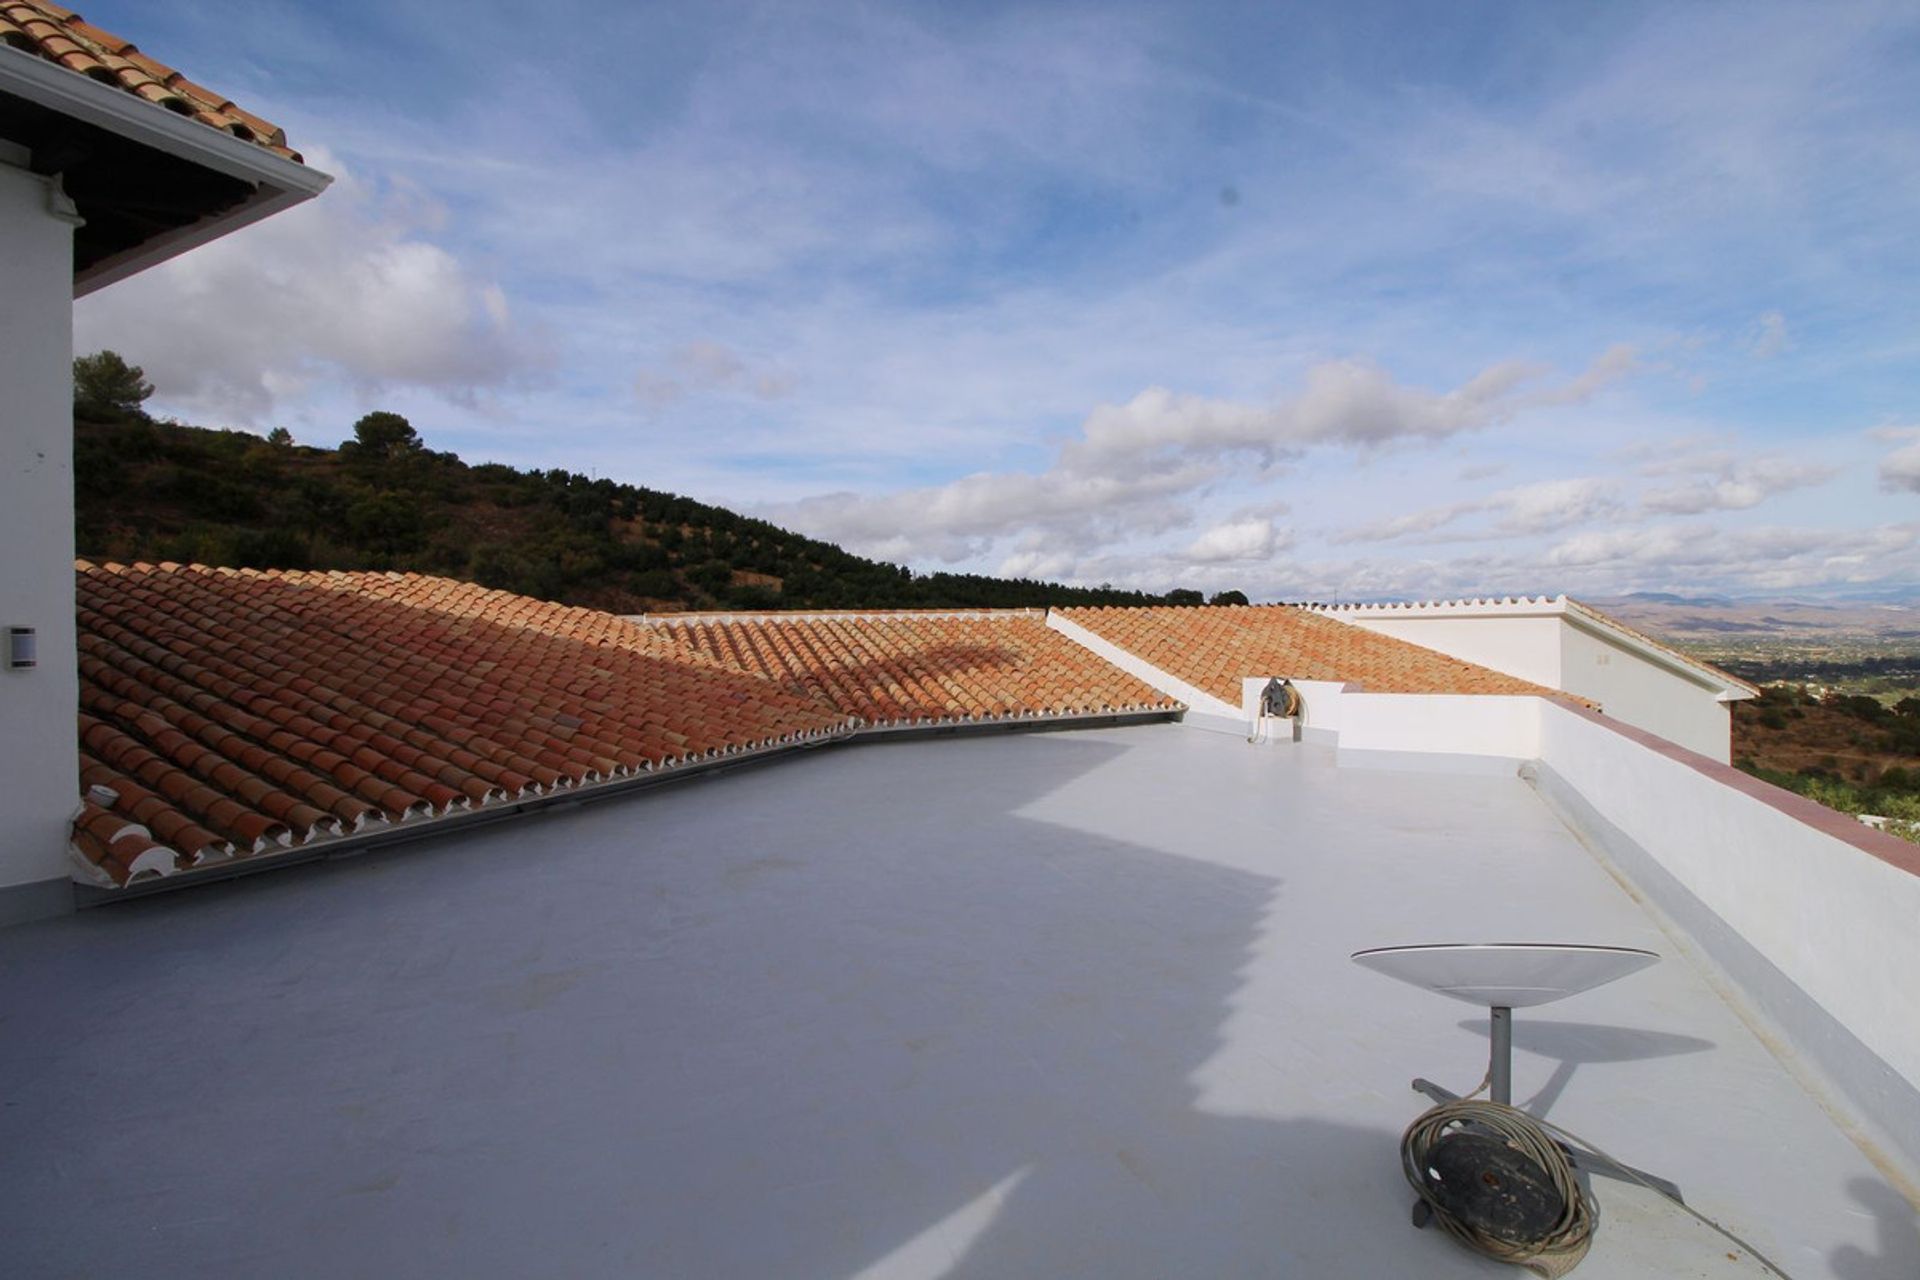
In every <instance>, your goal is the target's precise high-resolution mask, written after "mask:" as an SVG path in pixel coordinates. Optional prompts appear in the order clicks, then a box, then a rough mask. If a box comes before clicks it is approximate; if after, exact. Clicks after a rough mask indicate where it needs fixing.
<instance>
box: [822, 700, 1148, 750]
mask: <svg viewBox="0 0 1920 1280" xmlns="http://www.w3.org/2000/svg"><path fill="white" fill-rule="evenodd" d="M1179 714H1180V713H1179V712H1178V711H1176V710H1174V709H1172V708H1167V709H1165V710H1154V711H1090V712H1085V713H1082V714H1078V715H1070V716H1021V717H1013V716H1005V717H1001V718H999V719H994V720H939V721H935V722H933V723H931V724H899V725H869V726H867V727H864V728H861V729H857V730H855V731H854V732H853V733H852V734H850V735H848V736H847V737H846V738H844V739H841V741H844V742H849V743H854V744H859V743H863V742H895V741H898V740H900V739H903V738H951V737H978V736H979V735H981V734H988V733H1059V732H1063V731H1065V730H1068V729H1111V728H1115V727H1116V726H1119V725H1123V724H1152V723H1155V722H1159V721H1170V720H1173V719H1174V718H1175V717H1177V716H1178V715H1179Z"/></svg>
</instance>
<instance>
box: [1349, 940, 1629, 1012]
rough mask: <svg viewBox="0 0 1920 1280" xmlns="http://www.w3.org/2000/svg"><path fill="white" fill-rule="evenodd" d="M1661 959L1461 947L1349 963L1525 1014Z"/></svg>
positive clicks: (1375, 951)
mask: <svg viewBox="0 0 1920 1280" xmlns="http://www.w3.org/2000/svg"><path fill="white" fill-rule="evenodd" d="M1659 959H1660V957H1659V956H1658V955H1656V954H1655V953H1653V952H1651V951H1642V950H1640V949H1638V948H1637V947H1594V946H1582V945H1577V944H1576V945H1567V944H1562V943H1555V942H1462V943H1446V944H1441V945H1437V946H1420V947H1374V948H1371V949H1370V950H1366V951H1356V952H1354V953H1353V960H1354V963H1356V964H1360V965H1364V966H1366V967H1367V968H1369V969H1372V970H1374V971H1375V972H1376V973H1384V974H1386V975H1387V976H1388V977H1389V978H1398V979H1400V981H1402V982H1409V983H1412V984H1413V985H1414V986H1416V987H1424V988H1426V989H1427V990H1428V991H1432V992H1435V993H1437V994H1439V995H1443V996H1452V997H1453V998H1454V999H1455V1000H1464V1001H1466V1002H1467V1003H1468V1004H1477V1005H1483V1006H1486V1007H1489V1008H1502V1009H1525V1008H1530V1007H1531V1006H1533V1005H1539V1004H1549V1003H1551V1002H1552V1001H1555V1000H1560V999H1564V998H1565V997H1567V996H1571V995H1578V994H1579V993H1580V992H1582V991H1591V990H1592V989H1593V988H1595V987H1602V986H1605V985H1606V984H1607V983H1609V982H1612V981H1614V980H1615V979H1617V978H1624V977H1626V976H1627V975H1628V974H1630V973H1636V972H1638V971H1639V970H1641V969H1644V968H1646V967H1647V966H1648V965H1650V964H1655V963H1657V962H1658V961H1659Z"/></svg>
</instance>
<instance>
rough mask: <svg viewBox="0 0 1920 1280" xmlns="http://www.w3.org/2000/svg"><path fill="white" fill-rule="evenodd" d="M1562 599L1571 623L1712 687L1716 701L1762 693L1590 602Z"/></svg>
mask: <svg viewBox="0 0 1920 1280" xmlns="http://www.w3.org/2000/svg"><path fill="white" fill-rule="evenodd" d="M1561 599H1562V600H1565V601H1566V610H1565V612H1564V613H1563V614H1562V616H1563V617H1564V618H1565V619H1566V621H1567V623H1568V625H1570V626H1574V627H1578V628H1580V629H1581V630H1582V631H1585V632H1587V633H1588V634H1590V635H1597V636H1604V637H1605V638H1607V639H1609V640H1611V641H1613V642H1614V643H1615V644H1618V645H1621V646H1623V647H1625V648H1627V649H1630V650H1632V651H1633V652H1634V653H1637V654H1639V655H1640V656H1641V657H1642V658H1645V659H1646V660H1647V661H1649V662H1651V663H1653V664H1654V665H1655V666H1659V667H1664V668H1666V669H1667V670H1668V671H1671V672H1672V673H1673V674H1675V675H1677V676H1680V677H1682V678H1684V679H1686V680H1689V681H1691V682H1692V683H1694V684H1697V685H1699V686H1700V687H1701V688H1703V689H1711V690H1713V692H1714V701H1716V702H1741V701H1744V700H1746V699H1748V698H1754V697H1758V696H1759V694H1760V691H1759V690H1758V689H1756V688H1754V687H1753V686H1752V685H1750V684H1748V683H1746V682H1745V681H1744V680H1741V679H1740V678H1739V677H1737V676H1733V675H1729V674H1728V673H1726V672H1724V671H1721V670H1719V669H1718V668H1715V667H1712V666H1709V665H1708V664H1706V663H1704V662H1698V661H1696V660H1694V659H1692V658H1689V657H1687V656H1686V655H1684V654H1680V653H1676V652H1674V651H1673V650H1671V649H1667V648H1665V647H1664V646H1662V645H1659V644H1655V643H1652V642H1650V641H1648V640H1647V639H1646V638H1645V637H1644V636H1641V635H1638V634H1636V633H1635V632H1633V631H1630V630H1628V629H1627V628H1626V627H1623V626H1621V625H1620V624H1619V623H1617V622H1615V621H1614V620H1613V619H1611V618H1609V617H1607V616H1606V615H1605V614H1604V613H1601V612H1600V611H1599V610H1597V609H1595V608H1593V607H1592V606H1590V605H1584V604H1581V603H1580V602H1579V601H1578V600H1572V599H1568V598H1567V597H1565V596H1562V597H1561Z"/></svg>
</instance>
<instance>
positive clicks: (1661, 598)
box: [1621, 591, 1733, 607]
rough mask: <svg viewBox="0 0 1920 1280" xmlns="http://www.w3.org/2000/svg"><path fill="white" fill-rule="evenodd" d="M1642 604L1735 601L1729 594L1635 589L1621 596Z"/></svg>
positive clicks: (1699, 603)
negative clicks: (1679, 592) (1680, 593)
mask: <svg viewBox="0 0 1920 1280" xmlns="http://www.w3.org/2000/svg"><path fill="white" fill-rule="evenodd" d="M1621 599H1622V600H1629V601H1633V602H1635V603H1640V604H1685V605H1693V606H1695V607H1701V606H1716V605H1730V604H1732V603H1733V601H1732V600H1731V599H1730V598H1729V597H1727V596H1677V595H1673V594H1672V593H1670V592H1666V591H1635V592H1633V593H1631V594H1630V595H1625V596H1622V597H1621Z"/></svg>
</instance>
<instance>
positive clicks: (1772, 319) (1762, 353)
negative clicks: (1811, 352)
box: [1747, 311, 1793, 360]
mask: <svg viewBox="0 0 1920 1280" xmlns="http://www.w3.org/2000/svg"><path fill="white" fill-rule="evenodd" d="M1791 346H1793V339H1792V338H1791V337H1789V336H1788V334H1787V318H1786V316H1784V315H1782V314H1781V313H1780V312H1778V311H1762V312H1761V313H1760V314H1759V316H1758V317H1756V318H1755V320H1754V322H1753V329H1752V332H1751V334H1750V335H1749V341H1748V343H1747V350H1749V351H1751V352H1752V353H1753V358H1754V359H1756V360H1771V359H1773V358H1774V357H1775V356H1777V355H1779V354H1780V353H1781V352H1783V351H1785V350H1787V349H1788V348H1789V347H1791Z"/></svg>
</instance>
